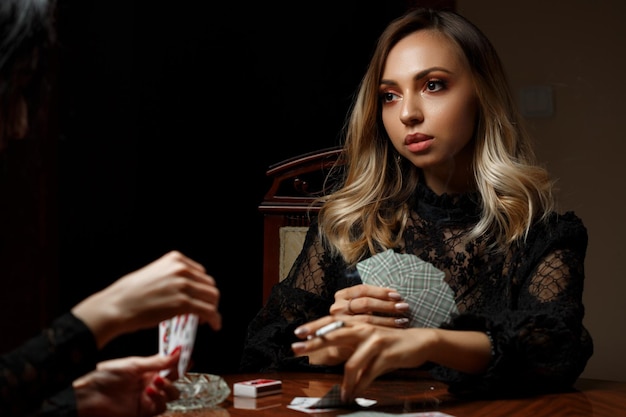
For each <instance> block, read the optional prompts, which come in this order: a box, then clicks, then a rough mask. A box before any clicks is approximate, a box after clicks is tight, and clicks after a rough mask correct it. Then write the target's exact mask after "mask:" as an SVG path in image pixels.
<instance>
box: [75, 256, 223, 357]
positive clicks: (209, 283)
mask: <svg viewBox="0 0 626 417" xmlns="http://www.w3.org/2000/svg"><path fill="white" fill-rule="evenodd" d="M219 299H220V291H219V289H218V288H217V286H216V283H215V280H214V279H213V277H212V276H210V275H208V274H207V273H206V271H205V269H204V267H203V266H202V265H201V264H199V263H198V262H196V261H194V260H192V259H190V258H188V257H187V256H185V255H183V254H182V253H180V252H178V251H171V252H169V253H167V254H165V255H163V256H162V257H160V258H158V259H157V260H155V261H153V262H151V263H150V264H148V265H146V266H144V267H143V268H141V269H139V270H137V271H134V272H131V273H129V274H127V275H125V276H123V277H122V278H120V279H119V280H117V281H116V282H114V283H113V284H111V285H109V286H108V287H106V288H104V289H103V290H101V291H99V292H97V293H95V294H93V295H91V296H90V297H88V298H86V299H85V300H83V301H82V302H80V303H79V304H78V305H76V306H75V307H74V308H73V309H72V313H73V314H74V315H75V316H77V317H78V318H80V319H81V320H82V321H83V322H84V323H85V324H86V325H87V326H88V327H89V328H90V329H91V330H92V332H93V333H94V336H95V338H96V343H97V345H98V347H99V348H101V347H103V346H104V345H105V344H106V343H108V342H109V341H110V340H112V339H114V338H115V337H117V336H119V335H121V334H124V333H129V332H133V331H136V330H140V329H145V328H150V327H153V326H156V325H158V323H159V322H160V321H162V320H165V319H168V318H171V317H173V316H176V315H179V314H196V315H198V317H199V320H200V322H201V323H202V322H206V323H208V324H209V325H210V326H211V327H212V328H213V329H214V330H219V329H221V327H222V317H221V314H220V312H219V310H218V306H219Z"/></svg>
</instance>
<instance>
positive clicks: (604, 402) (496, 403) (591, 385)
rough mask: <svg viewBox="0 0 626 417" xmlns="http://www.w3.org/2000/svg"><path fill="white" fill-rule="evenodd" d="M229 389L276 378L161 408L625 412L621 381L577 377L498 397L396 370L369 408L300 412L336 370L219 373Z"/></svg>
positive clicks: (536, 415)
mask: <svg viewBox="0 0 626 417" xmlns="http://www.w3.org/2000/svg"><path fill="white" fill-rule="evenodd" d="M222 377H223V378H224V380H225V381H226V382H227V384H228V386H229V387H230V389H231V390H232V388H233V384H234V383H235V382H240V381H245V380H249V379H256V378H271V379H279V380H281V381H282V383H283V390H282V393H281V394H274V395H269V396H266V397H261V398H258V399H253V398H241V397H233V395H232V393H231V395H230V396H229V397H228V398H227V399H226V400H225V401H224V402H223V403H221V404H220V405H219V406H218V407H215V408H212V409H202V410H193V411H187V412H167V413H166V414H165V415H164V416H167V417H238V416H247V417H250V416H258V417H263V416H272V417H281V416H297V415H300V416H306V415H309V416H318V417H322V416H324V417H326V416H328V417H332V416H342V415H348V414H350V415H353V416H355V417H356V416H358V415H362V416H364V417H365V416H367V411H372V412H377V413H383V412H384V413H389V414H403V413H404V414H411V413H426V412H433V411H438V412H440V413H444V414H447V415H450V416H454V417H474V416H481V417H485V416H488V417H505V416H506V417H528V416H531V417H544V416H545V417H559V416H567V417H572V416H574V417H577V416H581V417H583V416H584V417H589V416H592V417H623V416H626V382H613V381H602V380H594V379H584V378H581V379H579V380H578V382H577V383H576V385H575V387H574V388H575V390H573V391H572V392H567V393H559V394H548V395H541V396H537V397H531V398H521V399H503V400H471V401H466V400H465V401H464V400H458V399H455V398H454V397H453V396H451V395H450V394H449V393H448V392H447V389H446V385H444V384H442V383H440V382H438V381H434V380H431V379H427V378H415V377H411V378H409V377H406V376H402V375H394V376H386V377H381V378H379V379H378V380H376V381H375V382H374V384H373V385H372V386H370V388H369V389H368V391H367V392H366V393H365V394H364V395H363V397H365V398H368V399H374V400H376V401H377V404H376V405H374V406H372V407H369V408H360V409H349V408H345V409H335V410H333V411H326V410H325V411H324V412H315V413H311V414H309V413H304V412H301V411H297V410H292V409H290V408H287V405H289V403H290V402H291V400H293V398H294V397H321V396H323V395H324V394H325V393H326V392H327V391H328V390H329V389H330V388H331V387H332V386H333V385H334V384H337V383H340V382H341V377H342V376H341V375H338V374H317V373H276V374H271V373H270V374H268V373H263V374H229V375H222Z"/></svg>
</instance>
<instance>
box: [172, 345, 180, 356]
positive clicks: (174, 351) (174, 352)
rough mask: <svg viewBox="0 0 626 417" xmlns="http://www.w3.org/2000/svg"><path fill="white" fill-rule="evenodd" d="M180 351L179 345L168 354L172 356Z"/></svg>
mask: <svg viewBox="0 0 626 417" xmlns="http://www.w3.org/2000/svg"><path fill="white" fill-rule="evenodd" d="M180 351H181V347H180V346H176V349H174V350H173V351H172V353H170V356H174V355H176V354H177V353H178V352H180Z"/></svg>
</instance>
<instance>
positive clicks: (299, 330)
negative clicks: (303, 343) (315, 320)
mask: <svg viewBox="0 0 626 417" xmlns="http://www.w3.org/2000/svg"><path fill="white" fill-rule="evenodd" d="M308 332H309V328H308V327H306V326H300V327H298V328H297V329H296V330H294V331H293V333H294V334H295V335H296V336H300V335H303V334H307V333H308Z"/></svg>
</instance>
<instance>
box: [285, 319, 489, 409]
mask: <svg viewBox="0 0 626 417" xmlns="http://www.w3.org/2000/svg"><path fill="white" fill-rule="evenodd" d="M363 317H367V316H365V315H353V316H352V315H338V316H326V317H322V318H321V319H318V320H314V321H311V322H309V323H306V324H304V325H302V326H300V327H298V328H297V329H296V330H295V334H296V336H298V337H299V338H301V339H306V340H304V341H301V342H296V343H293V344H292V345H291V348H292V350H293V352H294V354H295V355H296V356H309V360H310V358H312V357H313V358H317V357H320V358H328V357H331V356H332V354H339V355H340V356H341V357H342V359H343V360H345V365H344V377H343V382H342V385H341V398H342V400H343V401H347V402H348V401H352V400H353V399H354V398H356V397H357V396H359V395H360V394H361V393H363V392H364V391H365V389H366V388H367V387H368V386H369V385H370V384H371V383H372V381H374V379H376V378H377V377H378V376H380V375H382V374H384V373H388V372H391V371H393V370H396V369H400V368H404V369H406V368H416V367H419V366H421V365H423V364H425V363H426V362H433V363H438V364H440V365H442V366H446V367H448V368H452V369H456V370H458V371H460V372H465V373H481V372H484V371H485V369H487V366H488V364H489V361H490V360H491V342H490V340H489V337H488V336H487V335H486V334H485V333H483V332H478V331H460V330H444V329H438V328H418V327H413V328H408V329H399V328H391V327H387V326H380V325H375V324H371V323H368V322H367V321H366V320H363ZM333 321H342V322H343V325H342V326H341V327H339V328H337V329H335V330H333V331H331V332H329V333H327V334H325V335H323V336H315V332H316V331H317V330H319V329H320V328H322V327H323V326H325V325H327V324H330V323H332V322H333ZM329 352H332V353H329Z"/></svg>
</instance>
